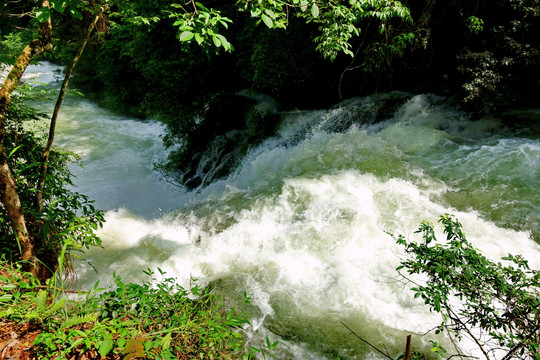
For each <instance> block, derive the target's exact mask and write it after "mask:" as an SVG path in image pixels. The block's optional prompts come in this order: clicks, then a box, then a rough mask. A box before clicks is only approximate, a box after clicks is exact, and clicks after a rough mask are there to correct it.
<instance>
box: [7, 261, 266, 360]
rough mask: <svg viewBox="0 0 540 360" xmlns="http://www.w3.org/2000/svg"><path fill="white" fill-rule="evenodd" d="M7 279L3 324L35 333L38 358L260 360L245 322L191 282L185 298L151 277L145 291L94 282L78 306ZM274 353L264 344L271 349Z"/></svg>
mask: <svg viewBox="0 0 540 360" xmlns="http://www.w3.org/2000/svg"><path fill="white" fill-rule="evenodd" d="M1 265H2V266H1V268H2V269H4V268H5V269H8V268H9V267H8V266H6V264H1ZM158 270H159V269H158ZM159 272H160V276H162V277H163V276H164V275H165V274H164V273H163V272H162V271H161V270H159ZM4 273H10V271H4ZM11 274H13V276H11V275H9V276H1V277H0V285H2V287H1V288H0V318H1V319H6V320H10V321H15V322H33V323H34V324H36V325H37V326H38V327H39V328H40V334H39V335H38V336H37V337H36V339H35V341H34V343H33V351H35V353H36V354H37V356H38V358H45V359H54V358H56V359H62V358H64V359H66V358H72V357H73V356H82V355H84V356H86V358H108V359H122V358H123V359H139V358H145V359H232V358H244V359H250V358H252V357H253V356H254V354H255V352H263V354H264V351H263V350H261V349H253V348H252V349H244V347H243V339H242V335H241V333H240V331H241V329H242V328H243V327H245V326H248V325H249V321H248V319H247V317H246V315H245V314H243V313H239V312H238V311H236V310H235V309H234V308H232V309H228V308H227V307H226V306H225V305H224V304H223V302H222V300H221V298H219V297H218V296H217V295H215V294H213V293H212V292H211V289H209V288H206V289H202V288H200V287H199V285H198V284H197V281H196V280H195V279H192V283H191V286H190V289H188V290H186V289H184V288H183V287H181V286H179V285H178V284H176V283H175V280H174V279H172V278H165V279H164V280H161V281H157V280H156V278H155V277H154V275H155V274H154V272H153V271H151V270H150V269H148V270H147V271H145V274H146V275H148V276H149V281H146V282H143V283H142V284H134V283H128V284H125V283H124V282H122V280H121V278H120V277H118V276H116V275H115V284H116V287H115V288H114V289H112V290H108V291H104V289H100V288H98V287H99V282H98V283H96V284H95V286H94V288H93V290H92V291H90V292H87V293H86V295H85V296H84V298H83V299H81V300H68V299H67V298H66V297H65V296H53V297H52V298H51V297H50V296H49V291H52V289H51V288H50V287H49V288H48V289H47V291H46V290H43V289H42V287H41V286H39V285H38V284H37V283H33V282H29V283H28V282H26V280H28V279H32V278H31V276H29V275H20V272H17V271H14V272H11ZM247 300H249V299H247ZM276 345H277V342H276V343H273V344H270V343H269V342H268V349H270V350H271V349H274V348H275V347H276Z"/></svg>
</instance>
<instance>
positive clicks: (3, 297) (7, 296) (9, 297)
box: [0, 294, 13, 302]
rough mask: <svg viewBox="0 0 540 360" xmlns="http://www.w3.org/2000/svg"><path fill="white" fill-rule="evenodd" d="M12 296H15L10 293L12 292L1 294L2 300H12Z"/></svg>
mask: <svg viewBox="0 0 540 360" xmlns="http://www.w3.org/2000/svg"><path fill="white" fill-rule="evenodd" d="M12 298H13V295H10V294H6V295H2V296H0V302H6V301H10V300H11V299H12Z"/></svg>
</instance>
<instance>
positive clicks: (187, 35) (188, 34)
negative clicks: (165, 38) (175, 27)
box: [178, 31, 195, 41]
mask: <svg viewBox="0 0 540 360" xmlns="http://www.w3.org/2000/svg"><path fill="white" fill-rule="evenodd" d="M193 36H195V34H194V33H192V32H191V31H184V32H182V33H181V34H180V35H179V36H178V40H180V41H189V40H191V39H192V38H193Z"/></svg>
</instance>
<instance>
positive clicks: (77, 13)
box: [69, 9, 82, 20]
mask: <svg viewBox="0 0 540 360" xmlns="http://www.w3.org/2000/svg"><path fill="white" fill-rule="evenodd" d="M69 13H70V14H71V16H73V17H74V18H75V19H77V20H82V14H81V13H80V11H79V10H77V9H69Z"/></svg>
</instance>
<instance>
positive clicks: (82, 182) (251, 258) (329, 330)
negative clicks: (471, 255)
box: [29, 64, 540, 360]
mask: <svg viewBox="0 0 540 360" xmlns="http://www.w3.org/2000/svg"><path fill="white" fill-rule="evenodd" d="M55 69H57V67H55V66H53V65H50V64H44V65H41V66H39V67H32V69H30V70H29V73H34V74H36V73H45V74H47V73H48V74H51V73H52V72H53V70H55ZM41 81H45V82H53V81H55V80H54V77H51V76H49V77H42V78H41ZM396 96H397V95H396ZM375 101H377V98H376V97H368V98H363V99H353V100H350V101H348V102H346V103H344V104H342V105H341V106H339V107H336V108H335V109H332V110H327V111H304V112H293V113H290V114H289V115H287V117H286V119H285V121H284V123H283V124H282V125H281V127H280V129H279V133H278V135H277V136H275V137H274V138H272V139H269V140H267V141H266V142H264V143H263V144H262V145H260V146H258V147H257V148H254V149H252V151H251V152H250V153H249V154H248V156H246V157H245V159H243V162H242V165H241V167H240V168H239V169H238V170H237V171H236V172H235V173H234V174H233V175H232V176H230V177H229V178H227V179H224V180H221V181H218V182H216V183H214V184H212V185H211V186H209V187H207V188H205V189H203V190H201V191H199V192H193V193H186V192H184V191H182V190H180V189H178V188H176V187H173V186H171V185H168V184H166V183H163V182H160V181H159V176H158V175H157V174H156V173H154V172H153V170H152V166H153V165H152V163H153V162H154V161H156V160H159V159H161V158H163V157H164V156H165V150H164V149H163V146H162V144H161V139H160V137H161V135H162V134H163V132H164V129H163V127H162V126H161V125H160V124H158V123H157V122H154V121H138V120H134V119H129V118H126V117H122V116H118V115H114V114H112V113H110V112H109V111H107V110H104V109H101V108H99V107H98V106H96V105H95V104H93V103H92V102H90V101H88V100H85V99H83V98H73V97H72V98H70V99H69V100H67V101H66V104H65V105H64V107H63V108H62V110H61V115H60V119H59V125H58V126H59V128H58V135H57V139H58V140H57V144H58V145H60V146H63V147H65V148H67V149H70V150H73V151H75V152H77V153H79V154H80V155H81V157H82V161H83V163H84V165H85V167H84V169H77V168H76V167H74V171H75V172H76V175H77V178H76V179H75V182H76V184H77V187H78V190H79V191H80V192H83V193H86V194H87V195H89V196H90V197H91V198H94V199H95V200H96V205H97V207H99V208H103V209H106V210H107V214H106V224H105V225H104V227H103V229H101V230H99V235H100V237H101V239H102V241H103V247H104V248H103V249H99V248H96V249H92V250H90V251H87V252H86V253H85V254H84V258H85V261H84V262H80V263H77V264H76V269H77V282H76V286H78V287H80V288H89V287H91V286H93V284H94V283H95V281H96V280H98V279H100V280H101V285H103V284H105V283H109V284H111V283H112V273H113V272H115V273H116V274H118V275H120V276H121V277H122V278H123V279H124V280H125V281H137V280H141V279H145V275H144V274H143V273H142V270H144V269H146V268H148V267H150V268H152V269H156V268H157V267H159V268H160V269H162V270H163V271H165V272H166V275H167V276H170V277H176V278H177V279H178V282H180V283H181V284H182V285H184V286H186V287H187V286H188V285H189V281H190V277H194V278H197V279H199V281H200V282H201V283H202V284H203V285H206V284H209V283H211V282H212V283H213V285H215V289H216V291H217V292H218V293H220V294H222V295H223V296H225V298H226V299H227V302H228V303H230V304H232V305H235V306H238V307H239V308H241V309H242V310H245V311H247V312H248V313H249V315H251V317H252V325H253V327H252V328H248V329H246V336H247V337H248V338H249V341H248V344H249V345H252V346H260V345H261V344H263V339H265V337H266V336H268V337H269V338H270V340H271V341H272V342H273V341H275V340H280V344H279V346H278V347H277V349H276V350H277V352H275V353H274V355H275V356H276V357H277V358H278V359H306V360H307V359H335V358H336V357H338V356H339V357H341V358H342V359H380V358H381V355H380V354H378V353H376V352H374V351H373V350H372V349H371V348H369V347H368V346H367V345H365V344H363V343H362V342H361V341H360V340H358V339H357V338H355V337H354V336H353V335H351V334H350V332H349V331H348V330H347V329H346V328H345V327H344V326H343V325H342V324H341V322H343V323H345V324H346V325H347V326H349V327H350V328H351V329H353V330H354V331H355V332H356V333H357V334H358V335H360V336H361V337H362V338H364V339H365V340H367V341H369V342H370V343H372V344H373V345H375V346H377V347H379V348H381V349H385V348H386V349H387V350H388V352H389V353H390V354H391V355H392V356H393V357H397V355H399V354H400V353H401V352H403V350H404V347H405V338H406V335H407V334H409V333H413V334H417V335H415V336H414V337H413V346H414V348H415V349H417V350H424V351H427V352H429V344H428V343H427V341H428V340H429V339H435V338H433V337H429V336H428V337H423V338H422V337H421V336H420V335H421V334H423V333H425V332H427V331H428V330H430V329H432V328H433V327H434V326H436V325H437V324H438V323H439V321H440V319H439V317H438V316H437V315H436V314H432V313H430V312H429V309H428V308H427V307H425V306H424V305H423V302H422V301H420V300H419V299H413V296H412V295H413V293H412V292H411V291H410V290H408V287H407V286H404V284H403V283H401V282H399V281H397V276H396V272H395V268H396V267H397V266H398V264H399V261H400V258H401V257H402V256H403V251H402V249H401V248H400V246H398V245H396V243H395V241H394V240H393V239H392V238H391V237H390V236H389V235H387V233H386V232H385V231H389V232H392V233H394V234H403V235H405V236H408V237H410V238H414V236H415V234H414V231H415V230H416V229H417V228H418V226H419V224H420V222H421V221H422V220H428V221H430V222H437V220H438V217H439V215H442V214H445V213H452V214H455V215H456V216H457V218H458V219H459V220H460V221H461V223H462V224H463V227H464V232H465V234H466V235H467V237H468V239H469V240H470V241H471V242H473V244H474V245H475V246H476V247H478V248H480V249H481V250H482V251H484V252H485V254H486V255H487V256H488V257H490V258H492V259H495V260H498V259H499V258H500V257H501V256H506V255H507V254H508V253H509V252H510V253H513V254H523V255H525V257H526V258H527V259H528V260H529V261H530V264H531V267H533V268H536V269H538V268H540V246H539V245H538V244H537V243H536V242H535V241H534V240H533V234H536V235H535V236H537V235H538V234H539V233H540V231H539V228H540V220H539V218H538V214H540V195H539V193H538V189H539V188H540V176H539V170H540V140H539V137H538V134H536V136H533V135H530V134H529V135H526V134H525V135H520V136H518V135H516V134H515V132H511V131H509V130H506V129H505V126H504V124H502V123H500V122H498V121H494V120H485V121H477V122H472V121H470V120H468V119H467V118H466V116H465V115H464V114H462V113H460V112H458V111H456V110H454V109H448V108H445V107H443V106H441V105H438V104H439V99H438V98H437V97H435V96H431V95H416V96H411V98H410V100H408V101H407V102H406V103H405V104H404V105H403V106H401V108H400V109H399V110H398V111H397V112H396V113H395V114H394V115H393V116H391V117H390V118H389V119H388V120H386V121H384V122H382V123H378V124H375V125H367V124H364V125H362V124H360V125H358V124H356V125H352V126H351V127H350V128H348V129H347V130H346V131H341V132H336V131H333V130H332V129H334V128H337V127H339V126H336V125H339V123H340V122H341V123H343V122H344V121H345V119H350V118H351V117H354V116H355V112H360V111H365V110H366V109H369V106H370V105H372V104H373V102H375ZM42 106H43V109H44V110H50V109H52V106H53V102H51V104H43V105H42ZM439 231H440V228H439ZM537 240H538V238H537ZM88 263H91V264H92V266H93V267H95V269H96V270H97V273H96V271H94V269H93V267H92V266H90V265H88ZM244 291H246V292H247V294H248V296H250V297H251V298H252V299H253V300H252V303H251V304H250V305H244V304H243V302H242V300H243V293H244ZM436 340H437V341H442V342H443V343H445V339H444V338H442V339H436ZM445 344H446V345H447V346H448V347H450V346H449V345H448V344H447V343H445ZM464 345H465V346H466V345H467V344H464Z"/></svg>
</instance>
